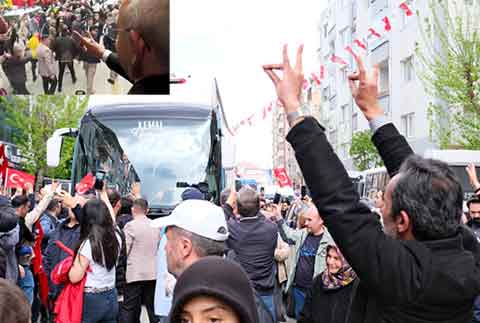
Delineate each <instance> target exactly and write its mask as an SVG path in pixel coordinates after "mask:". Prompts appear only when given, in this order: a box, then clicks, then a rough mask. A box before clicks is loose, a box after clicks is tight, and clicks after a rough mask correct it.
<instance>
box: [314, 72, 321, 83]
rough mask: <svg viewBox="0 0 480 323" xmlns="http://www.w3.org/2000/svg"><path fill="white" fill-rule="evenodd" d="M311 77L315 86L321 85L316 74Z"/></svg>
mask: <svg viewBox="0 0 480 323" xmlns="http://www.w3.org/2000/svg"><path fill="white" fill-rule="evenodd" d="M311 76H312V79H313V80H314V81H315V84H317V85H320V84H321V83H322V82H321V81H320V79H319V78H318V77H317V75H315V73H312V75H311Z"/></svg>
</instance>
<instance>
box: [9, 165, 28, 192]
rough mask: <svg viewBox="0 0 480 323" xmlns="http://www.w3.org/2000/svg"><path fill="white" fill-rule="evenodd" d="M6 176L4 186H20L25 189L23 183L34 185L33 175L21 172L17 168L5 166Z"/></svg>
mask: <svg viewBox="0 0 480 323" xmlns="http://www.w3.org/2000/svg"><path fill="white" fill-rule="evenodd" d="M6 173H7V178H6V180H5V187H6V188H17V187H19V186H20V187H21V188H23V189H25V188H26V187H25V184H27V183H30V184H32V187H33V186H34V185H35V176H33V175H30V174H28V173H25V172H21V171H19V170H16V169H13V168H7V171H6Z"/></svg>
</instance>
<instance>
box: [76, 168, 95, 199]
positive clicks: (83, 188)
mask: <svg viewBox="0 0 480 323" xmlns="http://www.w3.org/2000/svg"><path fill="white" fill-rule="evenodd" d="M93 185H95V177H93V175H92V173H91V172H88V174H87V175H85V176H84V177H83V178H82V179H81V180H80V182H79V183H78V184H77V185H75V191H76V192H77V193H79V194H85V193H87V192H88V191H89V190H90V189H91V188H93Z"/></svg>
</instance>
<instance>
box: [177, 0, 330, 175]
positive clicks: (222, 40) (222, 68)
mask: <svg viewBox="0 0 480 323" xmlns="http://www.w3.org/2000/svg"><path fill="white" fill-rule="evenodd" d="M324 2H326V1H322V0H301V1H286V0H261V1H254V0H244V1H225V0H203V1H195V0H172V1H171V2H170V3H171V46H172V48H171V72H174V73H176V74H177V75H179V76H183V75H192V79H196V80H202V84H203V85H202V86H198V88H199V89H200V88H203V91H209V90H210V88H211V84H210V83H209V82H208V80H211V79H213V77H216V78H217V79H218V80H219V86H220V90H221V95H222V99H223V103H224V107H225V109H226V113H227V118H228V121H229V123H230V124H236V123H238V122H239V121H240V120H242V119H244V118H246V117H248V116H250V115H251V114H252V113H256V112H258V111H260V110H261V109H262V107H263V106H265V105H266V104H268V102H269V101H271V100H275V99H276V95H275V92H274V88H273V85H272V84H271V81H270V79H269V78H268V77H267V76H266V75H265V74H264V72H263V70H262V69H261V65H262V64H265V63H277V62H280V61H281V50H282V45H283V44H284V43H288V44H289V46H290V50H289V52H290V53H291V54H290V55H293V54H294V52H295V49H296V47H297V46H298V45H299V44H301V43H303V44H305V48H304V55H303V56H304V70H305V74H307V73H310V72H311V71H318V70H319V67H318V63H317V61H316V55H315V51H316V49H317V48H318V44H319V40H318V39H319V33H318V25H319V18H320V13H321V10H322V9H323V8H324V7H325V5H324ZM270 120H271V119H270V118H269V119H268V121H260V120H257V121H255V125H254V127H244V128H242V130H240V132H239V134H238V135H237V136H236V143H237V162H242V161H249V162H253V163H255V164H257V165H259V166H260V167H271V163H272V148H271V146H272V138H271V121H270Z"/></svg>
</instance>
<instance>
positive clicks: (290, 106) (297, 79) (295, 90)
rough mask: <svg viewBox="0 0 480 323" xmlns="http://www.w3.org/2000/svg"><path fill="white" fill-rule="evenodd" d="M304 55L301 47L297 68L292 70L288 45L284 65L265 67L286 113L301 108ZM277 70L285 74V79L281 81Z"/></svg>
mask: <svg viewBox="0 0 480 323" xmlns="http://www.w3.org/2000/svg"><path fill="white" fill-rule="evenodd" d="M302 53H303V45H300V46H299V47H298V50H297V59H296V63H295V67H294V68H292V66H291V65H290V60H289V58H288V52H287V45H284V46H283V63H282V64H267V65H263V70H264V71H265V73H267V75H268V77H270V79H271V80H272V82H273V85H275V90H276V92H277V96H278V99H279V100H280V102H281V103H282V104H283V107H284V109H285V112H286V113H289V112H294V111H296V110H298V109H299V107H300V101H301V100H300V95H301V93H302V85H303V67H302ZM275 70H281V71H282V72H283V79H280V77H279V76H278V75H277V73H276V72H275Z"/></svg>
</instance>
